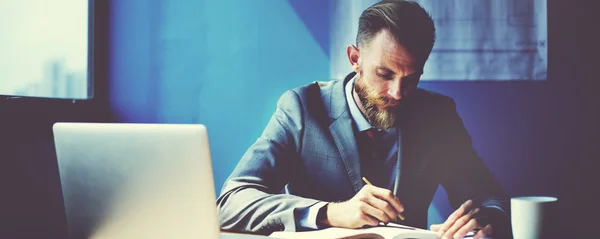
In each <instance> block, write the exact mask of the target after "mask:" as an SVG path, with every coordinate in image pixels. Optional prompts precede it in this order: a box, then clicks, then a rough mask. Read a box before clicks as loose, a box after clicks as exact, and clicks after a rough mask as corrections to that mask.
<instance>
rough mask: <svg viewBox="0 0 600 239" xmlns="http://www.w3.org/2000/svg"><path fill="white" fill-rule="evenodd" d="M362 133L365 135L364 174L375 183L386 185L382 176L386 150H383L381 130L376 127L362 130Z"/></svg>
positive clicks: (376, 184)
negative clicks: (383, 156)
mask: <svg viewBox="0 0 600 239" xmlns="http://www.w3.org/2000/svg"><path fill="white" fill-rule="evenodd" d="M361 134H362V135H363V137H362V138H363V145H362V150H363V153H362V160H361V168H362V174H363V176H365V177H366V178H367V179H369V181H371V182H372V183H373V185H375V186H377V187H385V186H386V185H387V183H385V181H384V179H383V178H381V176H382V175H381V172H382V170H383V163H384V161H385V160H384V159H383V158H382V157H381V156H382V155H384V154H385V152H381V145H380V143H381V132H379V131H377V129H375V128H371V129H368V130H365V131H363V132H361Z"/></svg>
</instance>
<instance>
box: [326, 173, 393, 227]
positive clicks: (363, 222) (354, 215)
mask: <svg viewBox="0 0 600 239" xmlns="http://www.w3.org/2000/svg"><path fill="white" fill-rule="evenodd" d="M365 181H366V182H367V184H366V185H365V186H364V187H363V188H362V189H361V190H360V191H359V192H358V193H357V194H356V195H354V197H352V198H351V199H350V200H348V201H345V202H339V203H328V204H327V205H326V206H325V208H324V210H325V216H324V217H323V218H322V219H321V220H320V221H319V223H322V224H325V225H329V226H333V227H343V228H361V227H364V226H378V225H379V223H380V222H382V223H384V224H387V223H389V222H394V221H396V218H401V220H404V216H402V215H401V214H400V213H401V212H403V211H404V206H403V205H402V203H401V202H400V199H398V197H396V196H395V195H394V194H393V193H392V192H391V191H390V190H387V189H384V188H379V187H376V186H373V185H371V184H370V183H368V180H365Z"/></svg>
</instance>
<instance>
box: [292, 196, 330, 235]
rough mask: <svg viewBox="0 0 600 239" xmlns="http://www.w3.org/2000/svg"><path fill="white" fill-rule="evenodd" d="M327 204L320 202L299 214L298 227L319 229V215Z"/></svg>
mask: <svg viewBox="0 0 600 239" xmlns="http://www.w3.org/2000/svg"><path fill="white" fill-rule="evenodd" d="M326 204H327V202H318V203H316V204H314V205H312V206H310V207H308V208H306V209H304V210H302V211H300V212H298V225H299V226H300V227H302V228H304V229H319V227H318V226H317V215H318V214H319V210H320V209H321V208H322V207H323V206H325V205H326Z"/></svg>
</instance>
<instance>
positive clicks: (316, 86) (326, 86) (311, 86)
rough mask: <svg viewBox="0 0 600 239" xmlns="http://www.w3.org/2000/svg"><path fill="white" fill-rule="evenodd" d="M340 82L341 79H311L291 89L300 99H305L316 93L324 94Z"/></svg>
mask: <svg viewBox="0 0 600 239" xmlns="http://www.w3.org/2000/svg"><path fill="white" fill-rule="evenodd" d="M341 83H342V80H329V81H313V82H310V83H308V84H305V85H302V86H298V87H296V88H293V89H291V91H293V92H295V93H296V94H297V95H298V96H299V97H300V99H306V98H312V97H315V96H316V95H326V94H327V93H329V92H331V91H332V90H333V88H335V86H337V85H338V84H341Z"/></svg>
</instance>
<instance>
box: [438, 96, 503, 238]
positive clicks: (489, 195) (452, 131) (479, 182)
mask: <svg viewBox="0 0 600 239" xmlns="http://www.w3.org/2000/svg"><path fill="white" fill-rule="evenodd" d="M443 112H444V113H443V117H442V118H440V119H439V120H440V125H443V126H444V127H443V128H442V130H441V131H442V135H441V138H442V139H443V141H442V142H441V144H442V148H443V149H444V150H443V152H444V155H446V157H445V158H444V159H443V161H442V167H440V175H441V184H442V186H443V187H444V189H445V190H446V192H447V194H448V199H449V201H450V205H451V206H452V207H453V208H454V209H457V208H458V207H460V205H461V204H462V203H464V202H465V201H467V200H469V199H473V200H474V203H475V205H478V206H479V207H481V208H482V209H485V210H482V213H483V214H487V215H482V216H484V217H486V218H488V217H489V222H490V223H492V225H493V226H496V227H506V226H507V224H506V223H508V221H509V215H510V208H509V200H508V197H507V195H506V194H505V192H504V190H503V189H502V188H501V186H500V184H499V183H498V182H497V181H496V180H495V179H494V177H493V175H492V174H491V172H490V171H489V170H488V168H487V166H486V165H485V164H484V162H483V160H482V158H481V157H479V155H478V154H477V152H476V151H475V149H474V148H473V146H472V141H471V137H470V136H469V134H468V132H467V130H466V128H465V126H464V124H463V121H462V119H461V118H460V116H459V115H458V112H457V111H456V104H455V103H454V101H453V100H452V99H450V100H448V101H447V103H446V104H445V107H444V110H443ZM494 224H496V225H494ZM495 229H500V228H495ZM503 229H506V228H503Z"/></svg>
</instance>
